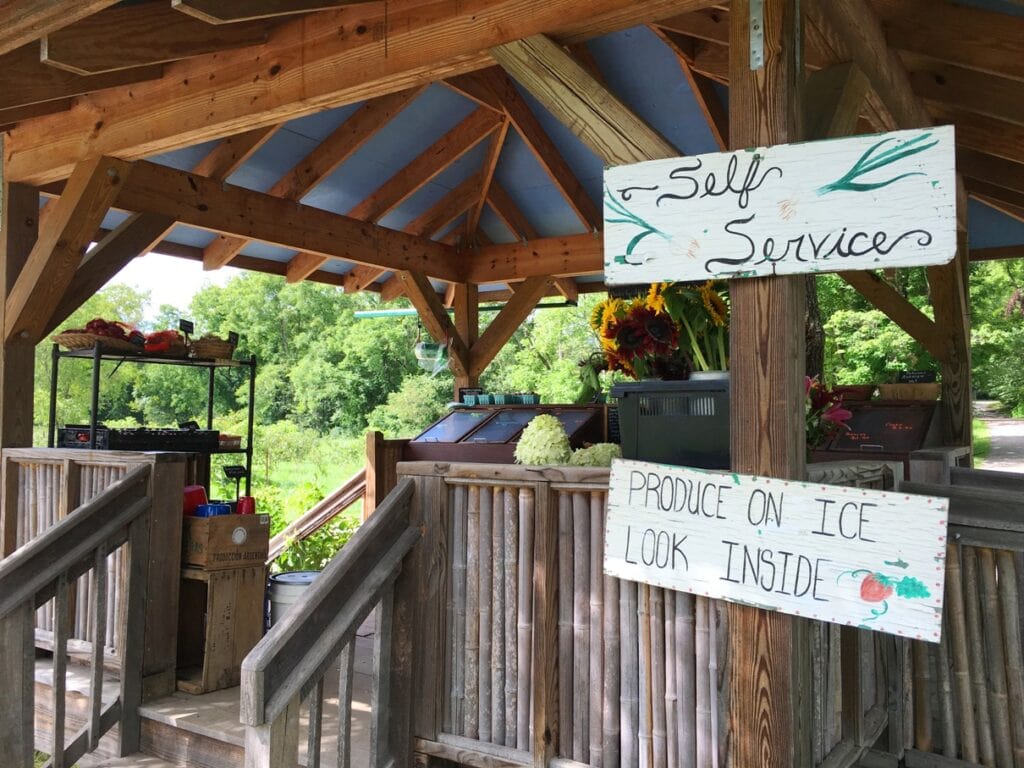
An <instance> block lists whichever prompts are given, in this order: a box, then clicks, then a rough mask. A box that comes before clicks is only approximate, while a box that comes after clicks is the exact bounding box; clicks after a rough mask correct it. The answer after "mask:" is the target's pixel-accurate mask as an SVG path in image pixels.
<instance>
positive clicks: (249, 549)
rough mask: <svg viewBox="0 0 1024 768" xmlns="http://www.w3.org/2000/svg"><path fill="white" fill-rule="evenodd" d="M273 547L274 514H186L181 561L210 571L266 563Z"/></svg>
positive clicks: (187, 565) (182, 535) (185, 564)
mask: <svg viewBox="0 0 1024 768" xmlns="http://www.w3.org/2000/svg"><path fill="white" fill-rule="evenodd" d="M269 547H270V515H219V516H217V517H186V518H185V526H184V529H183V530H182V534H181V562H182V564H183V565H184V566H186V567H190V566H191V567H196V568H203V569H205V570H207V571H215V570H220V569H223V568H248V567H252V566H257V565H260V566H262V565H263V564H264V563H266V562H267V551H268V550H269Z"/></svg>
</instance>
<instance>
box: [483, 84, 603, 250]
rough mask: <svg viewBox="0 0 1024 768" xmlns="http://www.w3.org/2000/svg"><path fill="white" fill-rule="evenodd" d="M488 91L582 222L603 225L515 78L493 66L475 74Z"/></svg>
mask: <svg viewBox="0 0 1024 768" xmlns="http://www.w3.org/2000/svg"><path fill="white" fill-rule="evenodd" d="M474 79H475V80H477V81H478V83H479V84H480V86H481V87H482V88H483V91H484V92H485V93H490V94H492V96H491V98H492V99H493V100H494V103H495V104H498V105H500V106H501V107H502V108H503V109H504V110H505V113H506V114H507V115H508V117H509V119H510V120H511V121H512V125H513V126H514V127H515V129H516V132H517V133H518V134H519V136H520V138H522V140H523V141H524V142H526V146H528V147H529V148H530V151H531V152H533V155H534V157H536V158H537V162H539V163H540V166H541V167H542V168H543V169H544V170H545V172H546V173H547V174H548V176H549V177H550V178H551V181H552V182H553V183H554V185H555V186H556V187H557V188H558V190H559V191H560V192H561V193H562V196H563V197H564V198H565V200H566V202H567V203H568V204H569V207H570V208H572V210H573V211H574V212H575V213H576V215H577V217H579V220H580V221H581V222H582V223H583V225H584V226H585V227H586V228H587V229H589V230H591V231H595V230H598V229H600V228H601V211H600V210H599V209H598V207H597V206H596V205H595V204H594V201H593V200H591V199H590V196H589V195H588V194H587V191H586V190H585V189H584V188H583V185H582V184H581V183H580V181H579V179H578V178H576V174H575V173H574V172H573V170H572V168H570V167H569V164H568V163H567V162H566V161H565V158H563V157H562V154H561V152H559V151H558V148H557V147H556V146H555V143H554V142H553V141H552V140H551V137H550V136H548V134H547V132H546V131H545V130H544V128H543V126H541V124H540V121H539V120H538V119H537V117H536V115H534V114H533V111H532V110H531V109H530V106H529V105H528V104H527V103H526V100H525V99H524V98H523V97H522V96H521V95H520V93H519V91H518V90H517V89H516V86H515V84H514V83H513V82H512V79H511V78H510V77H509V76H508V75H507V74H506V73H505V72H504V71H502V70H501V69H498V68H491V69H487V70H484V71H482V72H478V73H476V74H475V75H474Z"/></svg>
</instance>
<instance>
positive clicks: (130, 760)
mask: <svg viewBox="0 0 1024 768" xmlns="http://www.w3.org/2000/svg"><path fill="white" fill-rule="evenodd" d="M75 766H76V768H180V764H178V763H168V762H167V761H166V760H161V759H160V758H159V757H153V756H152V755H143V754H142V753H136V754H134V755H128V757H99V756H96V755H86V756H85V757H82V758H81V759H80V760H79V761H78V762H77V763H75Z"/></svg>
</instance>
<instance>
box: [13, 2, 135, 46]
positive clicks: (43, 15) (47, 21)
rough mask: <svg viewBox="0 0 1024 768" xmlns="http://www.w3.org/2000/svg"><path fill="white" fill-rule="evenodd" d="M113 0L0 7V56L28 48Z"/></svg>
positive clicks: (35, 3)
mask: <svg viewBox="0 0 1024 768" xmlns="http://www.w3.org/2000/svg"><path fill="white" fill-rule="evenodd" d="M116 2H117V0H18V2H7V3H4V4H3V5H0V53H6V52H7V51H13V50H14V49H15V48H18V47H19V46H22V45H28V44H29V43H32V42H33V41H35V40H38V39H39V38H40V37H42V36H43V35H46V34H48V33H50V32H52V31H54V30H56V29H60V28H61V27H63V26H65V25H67V24H73V23H74V22H76V21H78V20H79V19H84V18H85V17H86V16H89V15H90V14H93V13H98V12H99V11H102V10H103V9H104V8H107V7H108V6H111V5H113V4H114V3H116Z"/></svg>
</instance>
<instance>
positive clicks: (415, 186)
mask: <svg viewBox="0 0 1024 768" xmlns="http://www.w3.org/2000/svg"><path fill="white" fill-rule="evenodd" d="M501 124H502V120H501V119H500V117H498V116H497V115H495V114H494V113H493V112H491V111H490V110H486V109H477V110H474V111H473V113H472V114H470V116H469V117H467V118H466V119H465V120H463V121H462V122H461V123H459V124H458V125H457V126H455V127H454V128H453V129H452V130H450V131H449V132H448V133H446V134H445V135H444V136H442V137H441V138H440V139H438V140H437V141H436V142H434V144H432V145H431V146H430V147H428V148H427V149H426V150H424V151H423V152H422V153H420V154H419V155H418V156H417V157H416V159H415V160H413V161H412V162H411V163H409V164H408V165H407V166H405V167H404V168H402V169H401V170H400V171H398V173H396V174H395V175H394V176H392V177H391V178H390V179H388V180H387V181H386V182H385V183H384V184H383V185H382V186H381V187H380V188H379V189H378V190H377V191H376V192H374V193H373V194H371V195H370V196H369V197H367V198H366V199H365V200H363V201H362V202H361V203H359V205H357V206H356V207H355V208H353V209H352V210H351V211H349V214H348V215H349V216H352V217H354V218H357V219H363V220H366V221H377V220H379V219H380V218H382V217H384V216H386V215H387V214H388V213H389V212H390V211H392V210H394V209H395V208H396V207H398V206H399V205H401V204H402V202H403V201H405V200H407V199H408V198H409V197H411V196H412V195H413V194H415V192H416V191H417V190H419V189H422V187H423V185H425V184H427V183H428V182H429V181H430V180H431V179H433V178H434V177H435V176H437V174H439V173H440V172H441V171H443V170H444V169H445V168H447V167H448V166H449V165H451V163H453V162H455V160H457V159H458V158H460V157H462V156H463V155H464V154H466V153H467V152H468V151H469V150H471V149H472V148H473V147H475V146H476V145H477V144H479V143H480V142H481V141H483V140H484V139H485V138H487V137H488V136H490V135H491V133H493V132H494V131H495V130H497V129H498V127H499V126H500V125H501Z"/></svg>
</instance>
